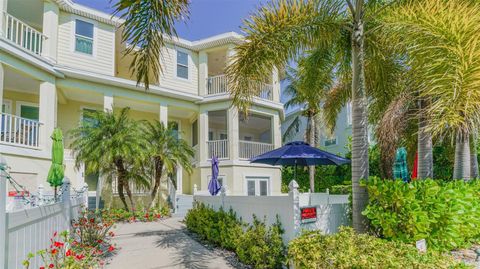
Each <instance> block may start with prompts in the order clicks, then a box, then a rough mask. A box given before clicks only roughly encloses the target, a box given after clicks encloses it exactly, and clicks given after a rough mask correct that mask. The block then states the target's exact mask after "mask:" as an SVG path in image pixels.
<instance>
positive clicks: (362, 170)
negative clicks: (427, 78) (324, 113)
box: [352, 3, 369, 233]
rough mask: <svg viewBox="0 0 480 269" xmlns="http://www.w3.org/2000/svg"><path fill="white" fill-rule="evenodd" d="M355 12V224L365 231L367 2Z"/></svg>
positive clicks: (353, 77)
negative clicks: (364, 21)
mask: <svg viewBox="0 0 480 269" xmlns="http://www.w3.org/2000/svg"><path fill="white" fill-rule="evenodd" d="M357 4H358V3H357ZM355 13H356V14H355V15H354V25H353V32H352V73H353V74H352V75H353V76H352V110H353V111H352V112H353V114H352V116H353V121H352V202H353V212H352V213H353V228H354V229H355V231H357V232H359V233H365V232H367V229H368V220H367V218H366V217H365V216H364V215H363V214H362V212H363V210H364V209H365V207H366V206H367V203H368V193H367V190H366V188H365V187H362V186H360V180H361V179H368V176H369V170H368V120H367V98H366V94H365V69H364V68H365V51H364V28H363V27H364V25H363V18H362V17H363V4H358V5H357V9H356V10H355Z"/></svg>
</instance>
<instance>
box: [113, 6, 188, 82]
mask: <svg viewBox="0 0 480 269" xmlns="http://www.w3.org/2000/svg"><path fill="white" fill-rule="evenodd" d="M188 5H189V0H120V1H118V2H117V3H116V4H115V5H114V8H115V11H114V14H120V15H121V18H123V19H125V22H124V23H123V24H122V28H123V33H122V42H124V43H127V44H128V46H127V49H126V51H125V54H131V55H133V61H132V63H131V65H130V70H131V71H132V72H133V73H134V74H136V78H137V85H138V84H140V83H143V84H144V86H145V89H146V90H148V89H149V86H150V84H151V83H152V81H150V80H151V79H152V78H153V79H158V78H159V75H160V73H161V72H162V69H161V65H160V58H161V51H162V47H164V46H165V38H166V37H167V38H172V37H176V36H177V33H176V31H175V27H174V26H175V23H176V22H177V21H179V20H183V19H185V18H186V17H188V15H189V11H188ZM153 82H155V81H153Z"/></svg>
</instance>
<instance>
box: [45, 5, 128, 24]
mask: <svg viewBox="0 0 480 269" xmlns="http://www.w3.org/2000/svg"><path fill="white" fill-rule="evenodd" d="M54 1H55V2H56V3H57V4H58V6H59V7H60V9H61V10H63V11H66V12H69V13H73V14H76V15H79V16H83V17H87V18H90V19H93V20H97V21H100V22H103V23H106V24H110V25H114V26H118V25H120V24H121V23H123V21H124V20H123V19H121V18H119V17H117V16H112V15H110V14H108V13H105V12H102V11H99V10H96V9H93V8H89V7H86V6H82V5H79V4H77V3H74V2H73V1H72V0H54Z"/></svg>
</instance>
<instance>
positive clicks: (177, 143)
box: [145, 121, 194, 208]
mask: <svg viewBox="0 0 480 269" xmlns="http://www.w3.org/2000/svg"><path fill="white" fill-rule="evenodd" d="M145 133H146V138H147V141H148V144H149V154H148V156H149V158H151V159H152V165H153V174H154V176H153V178H154V183H153V186H152V192H151V199H152V200H151V203H150V208H152V207H153V206H154V205H155V201H156V197H157V193H158V189H159V188H160V183H161V180H162V178H163V177H164V176H166V175H167V174H168V173H173V172H174V171H175V168H176V167H177V166H178V165H180V166H182V167H183V168H184V169H185V170H186V171H187V172H189V173H190V172H191V170H192V164H191V159H192V157H193V156H194V151H193V149H192V147H190V146H189V145H188V143H187V141H185V140H183V139H181V138H178V135H177V133H176V132H175V130H174V129H173V126H165V124H163V122H159V121H154V122H146V123H145Z"/></svg>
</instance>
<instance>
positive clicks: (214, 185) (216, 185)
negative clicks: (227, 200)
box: [208, 156, 221, 196]
mask: <svg viewBox="0 0 480 269" xmlns="http://www.w3.org/2000/svg"><path fill="white" fill-rule="evenodd" d="M220 189H221V187H220V182H218V158H217V157H215V156H213V157H212V178H211V179H210V182H209V183H208V191H209V192H210V194H211V195H212V196H215V195H217V194H218V192H219V191H220Z"/></svg>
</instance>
